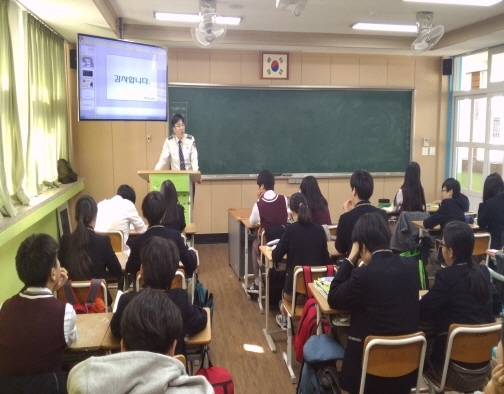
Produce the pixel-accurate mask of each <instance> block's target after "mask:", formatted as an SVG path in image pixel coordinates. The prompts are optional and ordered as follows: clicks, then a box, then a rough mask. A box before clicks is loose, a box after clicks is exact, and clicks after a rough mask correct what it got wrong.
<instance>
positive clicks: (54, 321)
mask: <svg viewBox="0 0 504 394" xmlns="http://www.w3.org/2000/svg"><path fill="white" fill-rule="evenodd" d="M57 254H58V243H57V242H56V241H55V240H54V239H53V238H52V237H51V236H50V235H47V234H35V235H31V236H30V237H28V238H26V239H25V240H24V241H23V242H22V243H21V245H20V246H19V248H18V251H17V254H16V271H17V274H18V276H19V279H20V280H21V281H22V282H23V284H24V287H23V290H22V291H21V292H20V293H19V294H17V295H15V296H13V297H12V298H10V299H8V300H7V301H5V302H4V303H3V305H1V306H0V380H1V383H0V391H2V390H6V391H5V392H12V391H14V392H38V391H39V390H40V389H41V387H42V386H39V387H38V388H35V390H33V391H30V390H28V391H22V390H14V387H16V383H18V384H19V385H20V386H21V387H23V383H29V381H27V380H24V379H23V377H27V376H33V375H42V374H48V375H46V376H47V380H45V379H44V380H43V382H44V383H48V382H49V383H50V382H53V381H55V379H58V380H59V379H60V378H63V380H64V381H66V378H64V377H62V376H61V375H59V373H60V372H61V364H62V362H63V354H64V351H65V348H66V347H67V346H69V345H71V344H72V343H74V342H76V341H77V338H78V333H77V329H76V326H75V322H76V315H75V311H74V309H73V307H72V306H71V305H70V304H65V303H63V302H61V301H60V300H58V299H56V298H55V297H54V295H53V292H54V291H57V290H58V289H60V288H61V287H62V286H63V285H64V283H65V282H66V281H67V279H68V276H67V272H66V270H65V269H64V268H62V267H61V266H60V263H59V261H58V259H57ZM54 374H56V375H54ZM6 377H10V378H12V379H6ZM14 377H19V379H16V378H14ZM39 383H41V381H39ZM10 384H12V386H10ZM9 387H10V389H9ZM44 387H46V386H44ZM26 388H27V387H26V386H25V389H26ZM10 390H12V391H10ZM2 392H3V391H2Z"/></svg>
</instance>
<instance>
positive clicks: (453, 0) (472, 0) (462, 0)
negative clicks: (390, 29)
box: [403, 0, 502, 7]
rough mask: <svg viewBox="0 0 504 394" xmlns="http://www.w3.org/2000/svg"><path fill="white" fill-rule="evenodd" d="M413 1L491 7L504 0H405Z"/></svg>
mask: <svg viewBox="0 0 504 394" xmlns="http://www.w3.org/2000/svg"><path fill="white" fill-rule="evenodd" d="M403 1H409V2H412V3H435V4H452V5H479V6H484V7H489V6H491V5H494V4H497V3H500V2H501V1H502V0H403Z"/></svg>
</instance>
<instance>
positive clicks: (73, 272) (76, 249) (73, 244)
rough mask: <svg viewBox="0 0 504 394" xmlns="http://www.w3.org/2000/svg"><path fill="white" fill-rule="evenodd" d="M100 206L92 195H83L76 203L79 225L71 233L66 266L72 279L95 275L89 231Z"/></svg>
mask: <svg viewBox="0 0 504 394" xmlns="http://www.w3.org/2000/svg"><path fill="white" fill-rule="evenodd" d="M97 212H98V207H97V206H96V202H95V200H94V199H93V197H91V196H88V195H86V196H82V197H80V198H79V199H78V200H77V203H76V204H75V220H76V221H77V227H76V228H75V230H74V232H73V233H72V234H70V247H69V248H68V250H67V252H66V256H65V268H66V269H67V271H68V277H69V278H70V279H72V280H89V279H91V278H92V277H93V265H92V262H91V256H89V253H88V248H89V232H88V227H90V225H91V222H92V221H93V220H94V219H95V218H96V213H97Z"/></svg>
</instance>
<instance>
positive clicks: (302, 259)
mask: <svg viewBox="0 0 504 394" xmlns="http://www.w3.org/2000/svg"><path fill="white" fill-rule="evenodd" d="M286 253H287V268H286V274H287V275H286V277H285V283H284V291H285V292H287V293H292V284H293V275H294V267H295V266H296V265H299V266H303V265H309V266H315V265H327V264H328V262H329V252H328V251H327V237H326V235H325V231H324V229H323V228H322V226H321V225H320V224H316V223H313V222H311V223H309V224H307V225H303V224H301V223H299V222H295V223H293V224H289V225H288V226H287V227H286V228H285V231H284V233H283V235H282V238H280V241H279V242H278V244H277V247H276V248H275V249H274V250H273V252H272V257H273V261H274V262H275V263H278V262H280V261H282V259H283V256H284V255H285V254H286Z"/></svg>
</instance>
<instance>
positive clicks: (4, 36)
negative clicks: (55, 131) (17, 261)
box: [0, 0, 30, 216]
mask: <svg viewBox="0 0 504 394" xmlns="http://www.w3.org/2000/svg"><path fill="white" fill-rule="evenodd" d="M8 7H9V0H0V142H1V143H2V144H1V146H0V205H1V207H0V212H1V213H2V214H3V215H8V216H14V215H15V214H16V209H15V208H14V206H13V203H12V201H11V197H10V195H11V192H13V193H14V194H15V195H16V196H17V198H18V199H19V201H20V202H21V203H22V204H24V205H27V204H28V203H29V201H30V200H29V199H28V197H26V195H25V193H24V190H23V188H22V183H23V176H24V166H23V147H22V141H21V129H20V126H19V115H18V108H17V99H16V82H15V78H14V65H13V58H12V43H11V38H10V30H9V20H8ZM9 186H10V187H9ZM9 189H11V192H10V191H9Z"/></svg>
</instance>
